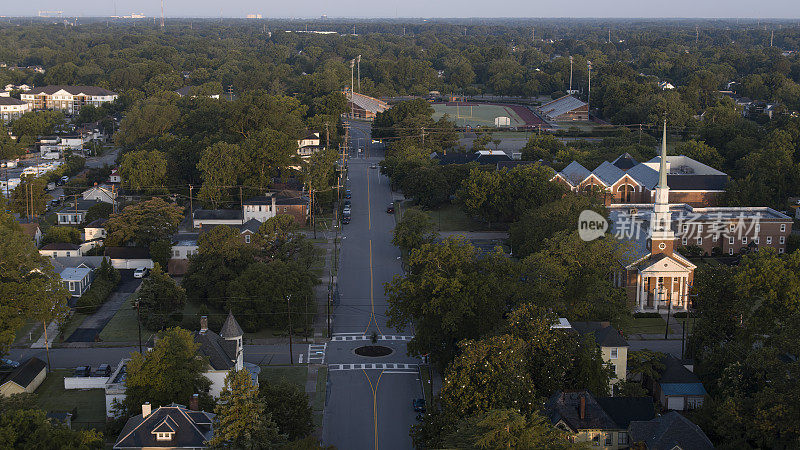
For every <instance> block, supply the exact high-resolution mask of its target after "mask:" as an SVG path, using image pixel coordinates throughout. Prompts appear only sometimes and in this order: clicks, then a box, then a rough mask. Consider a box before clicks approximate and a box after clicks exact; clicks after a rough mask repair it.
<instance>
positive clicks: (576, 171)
mask: <svg viewBox="0 0 800 450" xmlns="http://www.w3.org/2000/svg"><path fill="white" fill-rule="evenodd" d="M591 173H592V172H591V171H589V169H587V168H586V167H583V166H582V165H581V164H580V163H579V162H578V161H572V162H571V163H569V165H567V167H564V169H563V170H561V172H559V174H560V175H561V177H562V178H564V179H565V180H566V181H567V182H569V183H570V184H572V185H573V186H574V185H577V184H578V183H580V182H581V181H583V180H585V179H586V177H588V176H589V174H591Z"/></svg>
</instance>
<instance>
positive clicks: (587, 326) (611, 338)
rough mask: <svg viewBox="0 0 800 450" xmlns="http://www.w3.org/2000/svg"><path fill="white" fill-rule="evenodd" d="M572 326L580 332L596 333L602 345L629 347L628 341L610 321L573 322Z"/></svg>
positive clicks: (595, 338)
mask: <svg viewBox="0 0 800 450" xmlns="http://www.w3.org/2000/svg"><path fill="white" fill-rule="evenodd" d="M571 323H572V328H574V329H575V331H577V332H578V333H580V334H588V333H593V334H594V340H595V341H596V342H597V345H599V346H601V347H628V341H626V340H625V338H624V337H622V335H621V334H620V333H619V331H617V329H616V328H614V327H612V326H611V324H609V323H608V322H571Z"/></svg>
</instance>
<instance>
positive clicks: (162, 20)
mask: <svg viewBox="0 0 800 450" xmlns="http://www.w3.org/2000/svg"><path fill="white" fill-rule="evenodd" d="M161 29H162V30H163V29H164V0H161Z"/></svg>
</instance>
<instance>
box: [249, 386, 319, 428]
mask: <svg viewBox="0 0 800 450" xmlns="http://www.w3.org/2000/svg"><path fill="white" fill-rule="evenodd" d="M258 393H259V397H260V398H261V399H262V400H263V401H264V405H265V410H266V412H267V413H268V414H270V415H271V416H272V420H273V421H275V423H276V424H277V425H278V429H279V430H280V432H281V433H282V434H285V435H287V436H288V437H289V440H292V441H294V440H297V439H302V438H304V437H306V436H308V435H309V434H310V433H311V432H312V431H314V421H313V412H312V410H311V406H310V404H309V401H308V394H306V392H305V390H304V389H303V388H302V387H300V386H298V385H297V384H294V383H291V382H289V381H286V380H281V381H279V382H277V383H276V382H270V381H267V380H264V381H260V382H259V384H258Z"/></svg>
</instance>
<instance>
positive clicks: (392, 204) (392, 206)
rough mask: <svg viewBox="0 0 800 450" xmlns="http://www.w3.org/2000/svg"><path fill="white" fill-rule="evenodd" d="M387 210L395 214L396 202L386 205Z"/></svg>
mask: <svg viewBox="0 0 800 450" xmlns="http://www.w3.org/2000/svg"><path fill="white" fill-rule="evenodd" d="M386 212H387V213H389V214H394V203H391V204H389V206H387V207H386Z"/></svg>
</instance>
